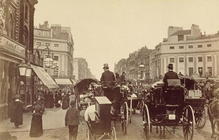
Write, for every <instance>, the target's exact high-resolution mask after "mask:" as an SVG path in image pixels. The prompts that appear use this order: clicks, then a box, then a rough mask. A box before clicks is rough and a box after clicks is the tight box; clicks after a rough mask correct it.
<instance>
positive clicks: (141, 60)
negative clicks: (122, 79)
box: [114, 47, 151, 81]
mask: <svg viewBox="0 0 219 140" xmlns="http://www.w3.org/2000/svg"><path fill="white" fill-rule="evenodd" d="M150 53H151V50H150V49H148V48H147V47H142V48H141V49H139V50H138V51H135V52H133V53H131V54H129V57H128V58H127V59H121V60H120V61H119V62H118V63H117V64H116V65H115V67H114V71H115V72H116V73H118V74H122V72H126V77H127V79H132V80H143V81H149V80H150Z"/></svg>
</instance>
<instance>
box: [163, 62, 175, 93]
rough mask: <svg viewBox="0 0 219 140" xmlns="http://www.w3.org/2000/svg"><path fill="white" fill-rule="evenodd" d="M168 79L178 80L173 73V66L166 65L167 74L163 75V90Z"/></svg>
mask: <svg viewBox="0 0 219 140" xmlns="http://www.w3.org/2000/svg"><path fill="white" fill-rule="evenodd" d="M168 79H179V77H178V75H177V73H176V72H174V71H173V64H169V65H168V72H167V73H165V75H164V78H163V82H164V89H165V88H166V87H167V86H168V83H167V80H168Z"/></svg>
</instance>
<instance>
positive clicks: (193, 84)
mask: <svg viewBox="0 0 219 140" xmlns="http://www.w3.org/2000/svg"><path fill="white" fill-rule="evenodd" d="M198 82H201V81H200V80H198V79H193V78H190V77H182V78H181V84H182V85H183V86H184V87H185V89H186V90H185V104H186V105H191V107H192V108H193V109H194V116H195V123H196V128H198V129H201V128H203V127H204V126H205V123H206V120H207V105H206V97H205V96H204V93H203V92H202V89H201V87H200V86H199V84H198Z"/></svg>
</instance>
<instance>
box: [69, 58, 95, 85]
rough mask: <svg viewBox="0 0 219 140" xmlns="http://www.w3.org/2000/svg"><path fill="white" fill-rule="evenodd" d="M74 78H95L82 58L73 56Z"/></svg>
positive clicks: (76, 79)
mask: <svg viewBox="0 0 219 140" xmlns="http://www.w3.org/2000/svg"><path fill="white" fill-rule="evenodd" d="M73 71H74V72H73V73H74V80H75V81H80V80H82V79H86V78H95V77H94V76H93V74H92V73H91V71H90V69H89V68H88V63H87V61H86V59H84V58H74V70H73Z"/></svg>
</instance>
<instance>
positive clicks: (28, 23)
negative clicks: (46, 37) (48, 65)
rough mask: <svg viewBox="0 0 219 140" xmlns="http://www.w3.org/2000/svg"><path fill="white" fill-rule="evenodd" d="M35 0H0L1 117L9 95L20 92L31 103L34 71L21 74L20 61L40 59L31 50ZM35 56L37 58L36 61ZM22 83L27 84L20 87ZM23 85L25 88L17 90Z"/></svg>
mask: <svg viewBox="0 0 219 140" xmlns="http://www.w3.org/2000/svg"><path fill="white" fill-rule="evenodd" d="M37 2H38V1H37V0H1V1H0V90H1V91H0V120H2V119H4V118H6V117H7V116H8V115H9V113H8V112H10V104H11V102H12V98H13V97H14V96H15V95H16V94H20V95H21V97H22V98H23V101H24V102H25V104H31V102H32V94H33V93H34V89H33V86H30V85H33V84H34V75H32V76H31V77H30V78H28V79H26V78H23V79H22V78H21V77H20V74H19V70H18V65H19V64H20V63H21V62H25V63H31V64H34V63H35V62H36V61H38V62H39V60H37V59H39V57H38V58H37V57H36V56H38V55H37V54H36V55H34V51H33V23H34V19H33V18H34V10H35V8H34V5H35V4H37ZM35 60H36V61H35ZM23 85H27V86H25V87H23ZM21 89H23V91H24V92H22V93H21V92H20V91H21Z"/></svg>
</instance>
